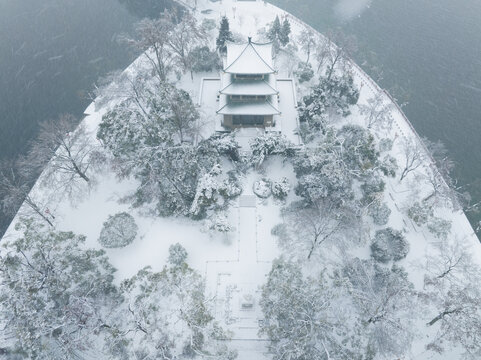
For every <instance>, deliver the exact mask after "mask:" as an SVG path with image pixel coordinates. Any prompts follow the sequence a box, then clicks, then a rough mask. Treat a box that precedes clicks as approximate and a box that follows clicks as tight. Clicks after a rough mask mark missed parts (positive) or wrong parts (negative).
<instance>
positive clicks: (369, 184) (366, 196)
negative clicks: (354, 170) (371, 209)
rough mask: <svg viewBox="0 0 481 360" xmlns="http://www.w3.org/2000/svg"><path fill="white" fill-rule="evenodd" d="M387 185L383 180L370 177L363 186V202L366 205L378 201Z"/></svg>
mask: <svg viewBox="0 0 481 360" xmlns="http://www.w3.org/2000/svg"><path fill="white" fill-rule="evenodd" d="M385 187H386V184H385V183H384V181H383V180H382V178H380V177H378V176H371V177H369V178H368V179H367V180H366V181H365V182H364V183H363V184H362V185H361V190H362V193H363V202H364V203H365V204H370V203H371V202H373V201H374V200H376V199H377V198H378V197H379V196H381V195H382V193H383V192H384V188H385Z"/></svg>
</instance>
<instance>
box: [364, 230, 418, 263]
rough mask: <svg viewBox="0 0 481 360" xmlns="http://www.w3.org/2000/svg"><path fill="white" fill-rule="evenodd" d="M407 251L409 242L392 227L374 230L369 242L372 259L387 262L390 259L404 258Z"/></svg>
mask: <svg viewBox="0 0 481 360" xmlns="http://www.w3.org/2000/svg"><path fill="white" fill-rule="evenodd" d="M408 252H409V243H408V242H407V240H406V238H405V237H404V235H403V234H402V233H401V232H400V231H398V230H394V229H392V228H386V229H383V230H378V231H376V235H375V236H374V240H373V242H372V244H371V256H372V257H373V259H374V260H376V261H379V262H381V263H387V262H389V261H391V260H393V261H399V260H401V259H404V258H405V257H406V256H407V254H408Z"/></svg>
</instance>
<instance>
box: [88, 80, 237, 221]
mask: <svg viewBox="0 0 481 360" xmlns="http://www.w3.org/2000/svg"><path fill="white" fill-rule="evenodd" d="M145 92H146V95H145V96H144V95H142V96H141V98H140V101H139V102H137V100H134V99H130V98H129V99H126V100H124V101H123V102H122V103H120V104H119V105H117V106H116V107H114V108H113V109H112V110H111V111H110V112H108V113H107V114H105V115H104V117H103V119H102V122H101V124H100V126H99V130H98V133H97V136H98V138H99V139H100V140H101V141H102V142H103V144H104V146H105V147H107V148H108V149H109V150H110V151H111V152H112V154H113V156H114V158H115V162H114V163H115V166H116V168H117V170H118V173H119V175H121V176H129V175H132V176H134V177H136V178H137V179H138V180H139V181H140V186H139V187H138V189H137V192H136V194H135V196H134V203H135V205H137V206H138V205H142V204H145V203H153V204H155V206H156V210H157V212H158V214H160V215H171V214H183V215H199V214H202V210H203V208H204V206H201V207H200V208H198V207H196V209H195V211H193V212H192V211H191V208H192V205H193V202H194V200H195V199H196V194H197V193H198V186H199V181H200V179H202V178H203V177H204V176H206V174H208V173H209V172H210V171H211V170H212V169H213V167H214V165H216V164H219V163H220V162H219V157H220V155H221V154H220V153H219V152H218V151H217V150H216V148H215V146H214V145H213V144H214V142H211V141H210V140H203V141H201V142H200V143H198V144H195V142H194V143H193V144H190V143H189V144H188V143H186V142H185V141H186V140H192V141H195V133H196V129H197V122H198V121H197V119H198V113H197V111H196V109H195V107H194V105H193V103H192V100H191V98H190V96H189V95H188V93H187V92H185V91H182V90H177V89H175V88H173V87H172V86H171V85H169V84H165V83H160V84H157V85H156V86H154V87H153V88H152V89H151V88H149V87H148V86H147V88H146V90H145ZM231 150H232V149H231ZM227 185H228V186H227V187H228V188H229V189H231V188H232V186H231V184H230V183H229V184H227ZM226 190H227V189H226ZM227 192H228V191H226V193H227ZM206 206H207V205H206Z"/></svg>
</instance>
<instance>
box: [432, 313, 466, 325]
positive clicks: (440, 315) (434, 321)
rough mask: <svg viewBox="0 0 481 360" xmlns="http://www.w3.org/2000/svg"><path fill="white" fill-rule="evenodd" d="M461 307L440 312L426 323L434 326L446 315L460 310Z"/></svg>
mask: <svg viewBox="0 0 481 360" xmlns="http://www.w3.org/2000/svg"><path fill="white" fill-rule="evenodd" d="M458 311H459V309H453V310H444V311H443V312H442V313H440V314H439V315H438V316H436V317H435V318H434V319H432V320H431V321H430V322H428V323H427V324H426V325H427V326H432V325H434V324H436V323H437V322H438V321H439V320H442V319H443V318H444V317H445V316H446V315H450V314H454V313H456V312H458Z"/></svg>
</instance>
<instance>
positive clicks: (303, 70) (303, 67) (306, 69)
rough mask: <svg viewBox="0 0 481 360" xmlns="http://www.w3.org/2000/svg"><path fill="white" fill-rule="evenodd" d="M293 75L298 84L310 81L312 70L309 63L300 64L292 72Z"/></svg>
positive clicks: (312, 74) (312, 75)
mask: <svg viewBox="0 0 481 360" xmlns="http://www.w3.org/2000/svg"><path fill="white" fill-rule="evenodd" d="M294 75H295V76H296V77H297V80H298V81H299V82H300V83H303V82H307V81H310V80H311V79H312V78H313V77H314V70H312V66H311V64H310V63H305V62H300V63H299V64H298V65H297V69H296V70H295V71H294Z"/></svg>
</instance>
